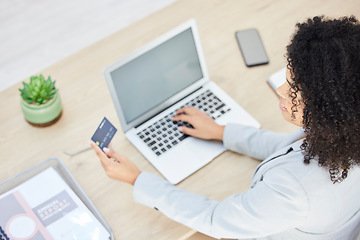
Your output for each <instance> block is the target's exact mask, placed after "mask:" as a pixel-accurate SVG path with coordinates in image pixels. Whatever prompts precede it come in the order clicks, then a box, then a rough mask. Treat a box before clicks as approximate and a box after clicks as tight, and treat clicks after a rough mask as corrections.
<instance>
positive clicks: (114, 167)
mask: <svg viewBox="0 0 360 240" xmlns="http://www.w3.org/2000/svg"><path fill="white" fill-rule="evenodd" d="M90 145H91V147H92V148H93V149H94V151H95V153H96V155H97V156H98V157H99V158H100V161H101V165H102V166H103V168H104V170H105V172H106V175H108V177H109V178H112V179H115V180H119V181H122V182H126V183H130V184H131V185H134V183H135V181H136V179H137V177H138V176H139V175H140V173H141V171H140V170H139V169H138V168H137V167H136V166H135V164H134V163H132V162H131V161H130V160H129V159H128V158H127V157H125V156H123V155H121V154H119V153H117V152H115V151H114V150H112V149H108V148H104V152H105V153H106V154H105V153H104V152H103V151H101V149H100V148H99V146H98V145H96V144H95V143H94V142H93V141H91V140H90Z"/></svg>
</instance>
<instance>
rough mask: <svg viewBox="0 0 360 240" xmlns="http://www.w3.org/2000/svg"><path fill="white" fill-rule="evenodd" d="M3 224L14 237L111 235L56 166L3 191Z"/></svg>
mask: <svg viewBox="0 0 360 240" xmlns="http://www.w3.org/2000/svg"><path fill="white" fill-rule="evenodd" d="M0 226H1V227H2V229H3V230H4V231H5V232H6V234H7V235H8V237H9V238H10V239H31V240H43V239H44V240H48V239H54V240H58V239H59V240H65V239H66V240H68V239H77V240H89V239H92V240H108V239H110V234H109V232H108V231H107V230H106V229H105V228H104V226H103V225H102V224H101V223H100V222H99V221H98V219H97V218H96V217H95V216H94V215H93V214H92V213H91V211H90V210H89V209H88V208H87V207H86V205H85V204H84V203H83V202H82V201H81V200H80V198H79V197H78V196H77V195H76V194H75V193H74V192H73V191H72V189H71V188H70V187H69V186H68V185H67V184H66V182H65V181H64V180H63V179H62V178H61V176H60V175H59V174H58V173H57V172H56V171H55V170H54V169H53V168H52V167H49V168H47V169H46V170H44V171H42V172H40V173H39V174H37V175H36V176H34V177H32V178H30V179H29V180H27V181H25V182H23V183H22V184H20V185H18V186H17V187H15V188H13V189H12V190H10V191H8V192H6V193H4V194H2V195H0Z"/></svg>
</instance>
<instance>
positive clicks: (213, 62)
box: [0, 0, 360, 240]
mask: <svg viewBox="0 0 360 240" xmlns="http://www.w3.org/2000/svg"><path fill="white" fill-rule="evenodd" d="M358 9H360V1H355V0H354V1H338V0H330V1H312V0H307V1H301V0H298V1H287V0H276V1H275V0H274V1H248V0H196V1H193V0H179V1H178V2H176V3H174V4H172V5H170V6H168V7H166V8H165V9H163V10H161V11H159V12H156V13H154V14H152V15H150V16H148V17H146V18H145V19H143V20H141V21H139V22H137V23H135V24H133V25H131V26H129V27H127V28H125V29H123V30H121V31H119V32H117V33H115V34H113V35H111V36H109V37H107V38H105V39H104V40H102V41H100V42H98V43H96V44H94V45H92V46H90V47H88V48H86V49H84V50H82V51H80V52H78V53H76V54H74V55H73V56H70V57H68V58H66V59H64V60H63V61H60V62H59V63H57V64H55V65H53V66H51V67H48V68H46V69H44V70H43V71H41V73H43V74H44V75H46V76H47V75H51V76H52V77H53V78H54V79H56V80H57V87H58V88H59V89H60V94H61V98H62V102H63V108H64V111H63V116H62V118H61V119H60V121H59V122H58V123H56V124H55V125H53V126H51V127H47V128H42V129H39V128H34V127H32V126H30V125H29V124H28V123H26V122H25V120H24V119H23V115H22V113H21V110H20V105H19V92H18V90H17V89H18V88H19V87H21V84H18V85H16V86H13V87H11V88H9V89H7V90H5V91H3V92H1V93H0V101H1V102H2V106H1V115H0V123H1V125H0V133H1V134H0V153H1V154H0V156H1V160H0V162H1V170H0V181H2V180H5V179H6V178H8V177H10V176H12V175H14V174H16V173H18V172H20V171H22V170H25V169H26V168H29V167H30V166H32V165H34V164H35V163H37V162H40V161H42V160H44V159H46V158H48V157H50V156H57V157H59V158H61V159H62V160H63V161H64V163H65V165H66V166H67V167H68V168H69V169H70V171H71V172H72V174H73V175H74V177H75V178H76V179H77V180H78V182H79V183H80V185H81V186H82V187H83V189H84V190H85V192H86V193H87V194H88V196H89V197H90V199H91V200H92V201H93V203H94V205H95V206H96V207H97V209H98V210H99V212H100V213H101V214H102V216H103V217H104V219H105V220H106V221H107V222H108V224H109V225H110V227H111V228H112V230H113V232H114V236H115V238H116V239H156V240H159V239H187V238H188V237H189V236H191V235H192V234H194V233H195V231H193V230H191V229H189V228H187V227H185V226H183V225H181V224H178V223H176V222H173V221H172V220H170V219H168V218H167V217H165V216H163V215H162V214H161V213H159V212H157V211H155V210H153V209H149V208H147V207H144V206H142V205H139V204H137V203H134V202H133V201H132V187H131V186H129V185H126V184H123V183H119V182H116V181H113V180H110V179H108V178H107V177H106V176H105V173H104V171H103V169H102V167H101V165H100V163H99V161H98V160H97V157H96V156H95V154H94V153H93V152H92V151H88V152H84V153H82V154H80V155H77V156H75V157H72V158H71V157H68V156H66V155H64V154H63V151H64V150H66V151H76V150H78V149H81V148H83V147H86V146H88V139H89V138H90V137H91V135H92V133H93V131H94V130H95V128H96V127H97V125H98V124H99V122H100V121H101V119H102V118H103V117H104V116H106V117H107V118H108V119H110V121H111V122H113V123H114V124H115V125H116V127H117V128H119V129H120V124H119V121H118V119H117V115H116V113H115V109H114V106H113V103H112V100H111V98H110V95H109V92H108V89H107V86H106V84H105V80H104V76H103V70H104V69H105V67H106V66H108V65H110V64H111V63H113V62H115V61H116V60H118V59H119V58H121V57H124V56H125V55H127V54H129V53H130V52H132V51H133V50H135V49H137V48H139V47H141V46H142V45H144V44H146V43H147V42H149V41H151V40H153V39H155V38H157V37H158V36H160V35H161V34H163V33H165V32H167V31H169V30H170V29H172V28H174V27H175V26H177V25H179V24H181V23H182V22H185V21H186V20H188V19H190V18H195V19H196V20H197V24H198V28H199V31H200V37H201V41H202V44H203V48H204V52H205V58H206V62H207V65H208V69H209V74H210V77H211V80H212V81H215V82H216V83H217V84H218V85H219V86H220V87H222V88H223V89H224V90H225V91H227V92H228V93H229V94H230V95H231V96H232V97H233V98H234V99H235V100H236V101H237V102H239V103H240V104H241V105H242V106H243V107H244V108H245V109H246V110H247V111H248V112H249V113H250V114H252V115H253V116H254V117H255V118H256V119H258V120H259V121H260V123H261V125H262V128H266V129H271V130H274V131H285V132H290V131H292V130H294V129H295V127H294V126H292V125H290V124H288V123H287V122H285V120H283V119H282V117H281V114H280V111H279V109H278V100H277V98H276V96H275V94H274V93H273V91H272V90H271V89H270V87H269V86H268V85H267V84H266V80H267V78H268V76H269V75H270V74H272V73H273V72H275V71H277V70H279V69H280V68H282V67H284V66H285V64H286V61H285V59H284V57H283V56H284V54H285V46H286V45H287V44H288V43H289V39H290V36H291V34H292V33H293V31H294V25H295V23H296V22H298V21H303V20H304V19H305V18H306V17H310V16H314V15H317V14H326V15H328V16H331V17H339V16H342V15H350V14H355V16H357V17H358V18H359V17H360V14H359V11H358ZM355 10H357V12H354V11H355ZM251 27H255V28H257V29H258V30H259V32H260V34H261V37H262V39H263V42H264V45H265V48H266V51H267V54H268V56H269V58H270V64H268V65H265V66H259V67H254V68H247V67H245V64H244V62H243V59H242V57H241V54H240V51H239V48H238V45H237V43H236V41H235V37H234V32H235V31H236V30H239V29H245V28H251ZM19 67H21V66H19ZM113 147H114V149H115V150H116V151H119V152H121V153H123V154H125V155H127V156H128V157H129V158H130V159H132V160H133V161H134V162H135V163H136V164H137V165H138V166H139V168H141V169H142V170H144V171H149V172H153V173H155V174H157V175H159V173H158V172H157V171H156V170H155V169H154V168H153V167H152V166H151V165H150V164H149V162H148V161H147V160H146V159H144V157H143V156H142V155H141V154H140V153H139V152H138V151H137V150H136V149H135V148H134V147H133V146H132V145H131V144H130V143H129V142H128V141H127V140H126V139H125V136H124V134H123V133H122V132H121V130H120V131H118V133H117V134H116V136H115V139H114V141H113ZM257 164H258V161H256V160H253V159H250V158H248V157H245V156H241V155H238V154H235V153H232V152H229V151H228V152H225V153H223V154H222V155H220V156H219V157H218V158H216V159H215V160H214V161H212V162H211V163H210V164H208V165H207V166H205V167H204V168H202V169H201V170H199V171H198V172H196V173H195V174H193V175H192V176H190V177H189V178H187V179H186V180H184V181H183V182H181V183H180V184H178V186H179V187H180V188H183V189H186V190H188V191H191V192H195V193H198V194H203V195H206V196H208V197H210V198H213V199H217V200H222V199H224V198H225V197H227V196H229V195H231V194H234V193H239V192H242V191H245V190H246V189H248V187H249V184H250V181H251V177H252V173H253V171H254V169H255V167H256V165H257ZM195 236H196V235H195ZM191 239H195V238H194V237H192V238H191Z"/></svg>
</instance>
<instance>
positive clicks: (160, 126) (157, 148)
mask: <svg viewBox="0 0 360 240" xmlns="http://www.w3.org/2000/svg"><path fill="white" fill-rule="evenodd" d="M185 106H194V107H195V108H198V109H200V110H202V111H203V112H205V113H207V114H208V115H210V116H211V117H212V118H213V119H217V118H219V117H220V116H222V115H223V114H225V113H226V112H229V111H230V110H231V109H230V108H229V107H227V106H226V105H225V104H224V103H223V102H222V101H221V100H220V99H219V98H218V97H217V96H215V94H214V93H213V92H211V91H210V90H207V91H206V92H204V93H202V94H201V95H199V96H197V97H196V98H194V99H193V100H191V101H189V102H188V103H186V104H184V105H183V106H181V107H180V108H182V107H185ZM180 108H179V109H180ZM175 115H176V113H175V112H172V113H170V114H168V115H166V116H165V117H164V118H162V119H161V120H159V121H157V122H155V123H153V124H152V125H150V126H149V127H147V128H146V129H144V130H142V131H140V132H139V133H137V135H138V137H139V138H140V139H141V140H142V141H144V143H146V144H147V146H148V147H149V148H150V149H151V150H152V151H153V152H154V153H155V154H156V155H157V156H160V155H161V154H164V153H165V152H166V151H168V150H170V149H171V148H172V147H174V146H175V145H176V144H178V143H179V142H181V141H183V140H184V139H186V138H187V137H188V135H186V134H183V133H182V132H180V131H179V130H178V127H179V126H186V127H191V128H192V126H191V124H189V123H187V122H183V121H178V122H173V121H172V120H171V118H172V117H173V116H175Z"/></svg>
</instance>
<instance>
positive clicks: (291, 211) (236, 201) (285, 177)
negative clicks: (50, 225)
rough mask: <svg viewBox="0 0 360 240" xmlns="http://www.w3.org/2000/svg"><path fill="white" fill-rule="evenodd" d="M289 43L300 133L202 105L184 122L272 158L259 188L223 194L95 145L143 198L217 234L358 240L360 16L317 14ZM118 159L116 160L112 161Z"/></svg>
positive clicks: (291, 116) (290, 115)
mask: <svg viewBox="0 0 360 240" xmlns="http://www.w3.org/2000/svg"><path fill="white" fill-rule="evenodd" d="M296 26H297V31H296V33H295V35H294V36H293V39H292V41H291V43H290V44H289V46H288V47H287V60H288V65H287V72H286V78H287V81H286V82H285V83H284V85H282V86H281V87H280V88H279V89H278V90H277V92H278V94H279V96H280V109H281V111H282V115H283V117H284V118H285V119H286V120H287V121H289V122H291V123H293V124H295V125H297V126H299V127H301V128H299V130H298V131H296V132H295V133H292V134H284V133H273V132H270V131H265V130H258V129H255V128H252V127H248V126H242V125H236V124H227V125H226V126H220V125H218V124H216V123H215V122H214V121H213V120H212V118H210V117H209V116H207V115H206V114H204V113H202V112H201V111H199V110H197V109H195V108H193V107H185V108H183V109H180V110H179V111H178V112H177V116H175V117H174V118H173V120H174V121H179V120H181V121H186V122H189V123H190V124H192V125H193V127H194V128H193V129H191V128H186V127H179V130H180V131H182V132H184V133H185V134H189V135H192V136H194V137H198V138H203V139H218V140H222V141H223V144H224V146H226V147H227V148H228V149H230V150H233V151H236V152H239V153H241V154H246V155H249V156H251V157H254V158H257V159H262V160H264V161H263V162H262V163H261V164H260V165H259V166H258V168H257V169H256V171H255V173H254V176H253V181H252V186H251V189H249V190H248V191H246V192H243V193H239V194H236V195H233V196H230V197H228V198H227V199H225V200H224V201H221V202H219V201H214V200H210V199H207V198H205V197H202V196H199V195H195V194H191V193H188V192H186V191H184V190H181V189H178V188H176V187H174V186H172V185H171V184H169V183H168V182H167V181H165V180H163V179H162V178H159V177H156V176H154V175H152V174H150V173H146V172H141V171H140V170H139V169H138V168H137V167H136V166H135V165H134V164H133V163H131V162H130V161H129V160H128V159H127V158H126V157H124V156H121V155H120V154H118V153H116V152H114V151H112V150H109V149H105V152H106V154H104V153H103V152H102V151H101V150H100V149H99V148H98V147H97V146H96V145H95V144H94V143H91V145H92V147H93V148H94V150H95V151H96V153H97V155H98V156H99V158H100V160H101V163H102V165H103V167H104V169H105V171H106V173H107V174H108V176H109V177H110V178H113V179H117V180H120V181H124V182H128V183H130V184H133V185H134V200H135V201H137V202H139V203H142V204H144V205H147V206H149V207H154V208H155V209H158V210H159V211H161V212H163V213H164V214H165V215H167V216H169V217H170V218H171V219H173V220H175V221H178V222H180V223H183V224H185V225H187V226H189V227H191V228H194V229H195V230H197V231H200V232H203V233H205V234H207V235H210V236H213V237H217V238H241V239H244V238H245V239H246V238H251V239H253V238H256V239H291V240H293V239H353V238H355V236H356V234H357V232H358V230H356V229H357V227H358V225H359V224H358V223H359V222H360V211H359V210H360V186H359V183H360V168H359V165H360V24H359V23H358V21H357V20H356V19H355V18H354V17H350V18H346V17H344V18H341V19H335V20H327V19H325V18H324V17H315V18H313V19H308V20H307V21H306V22H305V23H302V24H297V25H296ZM109 158H114V159H115V160H116V161H112V160H110V159H109Z"/></svg>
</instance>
